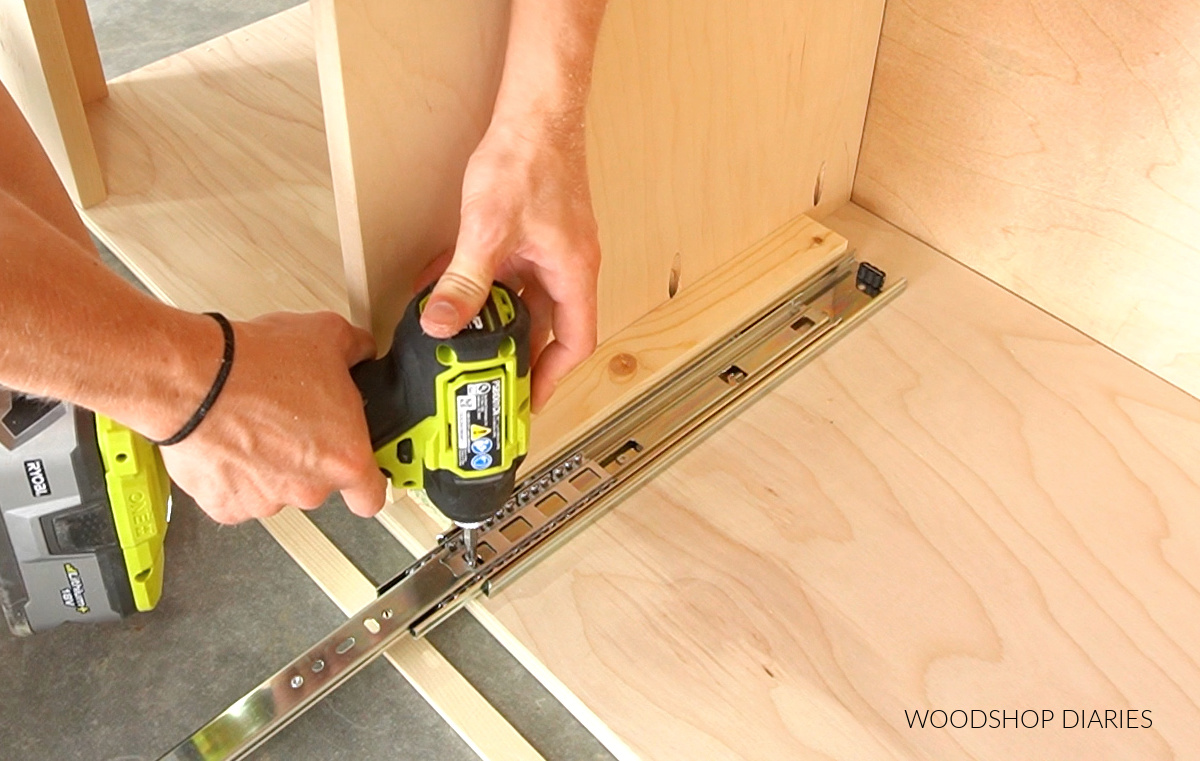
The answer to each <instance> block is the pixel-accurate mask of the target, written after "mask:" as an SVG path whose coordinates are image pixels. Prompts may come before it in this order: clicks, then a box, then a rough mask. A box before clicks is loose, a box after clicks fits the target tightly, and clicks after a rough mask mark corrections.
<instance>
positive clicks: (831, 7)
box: [314, 0, 883, 340]
mask: <svg viewBox="0 0 1200 761" xmlns="http://www.w3.org/2000/svg"><path fill="white" fill-rule="evenodd" d="M882 7H883V3H882V0H856V1H855V2H847V3H824V2H816V1H815V0H804V2H782V0H753V2H747V3H726V2H719V1H718V0H704V1H703V2H697V1H696V0H662V1H660V2H653V3H643V2H634V1H633V0H613V2H611V3H610V5H609V9H608V13H607V16H606V18H605V22H604V27H603V29H602V32H601V38H600V43H599V49H598V52H597V59H596V64H595V78H594V84H593V90H592V97H591V103H590V106H589V110H588V121H589V128H588V130H589V131H588V163H589V171H590V180H591V185H592V194H593V198H594V202H595V208H596V213H597V217H598V221H599V223H600V235H601V245H602V248H603V251H604V261H603V265H602V271H601V283H600V297H599V304H600V337H601V339H602V340H603V339H604V338H607V337H609V336H612V335H614V334H615V333H616V332H618V331H619V330H620V329H621V328H623V327H625V326H627V325H629V324H631V323H632V322H633V321H635V320H636V319H637V318H639V317H641V316H642V315H644V314H646V313H648V312H649V311H650V310H651V309H653V308H654V307H655V306H657V305H659V304H661V303H663V302H664V301H666V300H667V298H668V282H669V280H670V277H671V270H672V265H673V263H674V261H675V259H676V257H677V256H678V258H679V260H680V262H681V268H680V269H681V272H680V275H681V283H682V287H683V288H685V289H686V288H687V287H689V286H690V285H691V284H693V283H696V282H698V281H699V280H700V279H701V278H703V277H704V276H705V275H706V274H708V273H709V272H712V271H713V270H714V269H716V268H717V267H719V266H720V265H721V264H722V263H723V262H724V261H726V258H727V257H728V256H730V255H731V254H732V253H734V252H739V251H742V250H744V249H745V248H746V247H747V246H750V245H751V244H752V243H753V242H754V241H756V240H758V239H760V238H762V237H763V236H764V235H767V234H768V233H770V232H771V231H772V230H775V229H776V228H778V227H779V226H780V225H782V224H784V223H785V222H786V221H787V220H789V219H791V218H793V217H794V216H795V215H796V214H799V213H803V212H805V211H806V210H809V209H811V208H813V206H814V201H815V200H817V199H816V198H815V196H816V195H817V184H818V177H820V178H821V183H820V184H821V188H820V193H819V195H820V196H821V198H820V206H821V208H825V209H832V208H836V207H837V206H838V205H840V204H841V203H843V202H844V201H845V200H847V199H848V198H849V193H850V184H851V179H852V177H853V176H854V172H855V168H856V160H857V155H858V146H859V140H860V137H861V131H862V123H863V119H864V117H865V108H866V101H867V95H868V90H869V83H870V76H871V70H872V66H873V63H874V58H875V49H876V44H877V42H878V31H879V24H880V22H881V18H882ZM314 11H315V12H316V13H317V14H318V17H319V18H318V23H317V28H318V30H319V40H320V42H319V45H318V53H319V56H320V59H321V66H322V69H323V74H322V77H323V79H322V81H323V83H324V82H328V81H330V80H332V81H333V82H334V84H332V85H330V86H326V87H325V89H324V97H325V108H326V121H327V123H328V124H329V125H330V128H331V155H332V157H333V173H334V178H335V179H334V184H335V187H336V188H337V190H338V207H339V212H338V214H339V221H340V224H341V227H342V245H343V253H344V255H345V257H346V262H347V264H346V266H347V282H348V284H349V288H350V301H351V305H352V311H353V312H354V314H355V315H356V317H357V318H359V320H360V321H366V320H367V318H368V316H369V322H370V324H371V326H372V328H373V329H374V331H375V333H376V336H377V338H380V339H383V340H386V338H387V336H388V335H389V334H390V330H391V327H392V325H393V324H394V322H395V319H396V317H397V316H398V313H399V310H400V308H402V307H403V305H404V303H405V302H406V300H407V298H408V294H409V292H410V291H409V289H408V287H407V284H408V282H409V281H410V280H411V278H412V275H413V273H414V271H416V270H417V269H419V268H420V267H421V266H422V265H424V264H425V262H427V261H428V260H429V259H430V258H432V257H433V256H435V255H437V254H439V253H441V252H442V251H443V250H445V249H447V248H449V247H451V246H452V245H453V243H454V240H455V237H456V233H457V220H458V207H459V203H460V192H461V187H460V186H461V180H462V171H463V168H464V167H465V164H466V161H467V158H468V157H469V155H470V153H471V151H472V150H473V149H474V147H475V144H476V143H477V141H478V139H479V137H480V136H481V135H482V133H483V131H484V130H485V129H486V127H487V124H488V121H489V118H490V112H491V107H492V104H493V101H494V97H495V92H496V87H497V85H498V79H499V76H500V73H501V67H502V63H503V47H504V42H505V35H506V25H507V3H506V2H503V0H490V1H489V2H482V3H436V4H434V3H426V2H419V0H408V1H406V2H395V0H320V1H319V2H317V3H316V4H315V5H314ZM325 71H328V72H330V75H329V76H326V75H325V73H324V72H325ZM335 71H336V73H337V76H334V75H333V73H334V72H335ZM334 124H339V125H344V126H339V127H338V129H339V130H343V131H344V134H342V135H334V134H333V133H332V129H333V125H334Z"/></svg>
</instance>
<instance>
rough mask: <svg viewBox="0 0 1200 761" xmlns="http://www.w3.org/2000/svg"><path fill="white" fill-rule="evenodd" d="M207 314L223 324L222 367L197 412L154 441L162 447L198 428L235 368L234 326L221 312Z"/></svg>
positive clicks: (181, 439) (178, 440)
mask: <svg viewBox="0 0 1200 761" xmlns="http://www.w3.org/2000/svg"><path fill="white" fill-rule="evenodd" d="M205 314H206V315H208V316H209V317H211V318H213V319H214V320H216V321H217V324H218V325H220V326H221V333H222V334H223V335H224V336H225V354H224V356H223V357H221V369H219V370H217V378H216V380H214V381H213V384H212V388H210V389H209V390H208V394H207V395H206V396H205V397H204V401H202V402H200V406H199V407H197V408H196V412H195V414H193V415H192V417H191V418H190V419H189V420H188V421H187V422H186V423H184V424H183V427H182V428H180V429H179V431H178V432H177V433H176V434H175V435H174V436H171V437H169V438H165V439H163V440H162V441H155V442H153V443H155V444H157V445H159V446H160V447H169V446H171V445H172V444H178V443H179V442H181V441H183V440H184V439H186V438H187V437H188V436H190V435H191V434H192V431H194V430H196V426H198V425H200V423H201V421H203V420H204V416H205V415H207V414H208V411H209V410H210V409H212V406H213V402H215V401H217V397H218V396H220V395H221V389H223V388H225V381H226V380H228V379H229V371H230V369H232V368H233V326H232V325H230V324H229V320H227V319H225V315H223V314H221V313H220V312H205Z"/></svg>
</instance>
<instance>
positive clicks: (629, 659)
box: [487, 207, 1200, 759]
mask: <svg viewBox="0 0 1200 761" xmlns="http://www.w3.org/2000/svg"><path fill="white" fill-rule="evenodd" d="M827 223H828V224H830V225H831V226H832V227H834V228H835V229H837V230H839V231H840V232H842V233H844V234H845V235H846V236H847V237H848V238H850V239H851V241H852V242H853V243H854V244H855V245H856V246H857V247H858V249H859V251H860V252H861V254H862V255H863V256H864V257H865V258H867V259H869V260H871V261H874V262H876V263H877V264H880V265H882V266H883V267H884V268H885V269H887V270H889V271H891V272H893V273H894V274H903V275H904V276H906V277H908V278H909V279H910V287H909V290H908V291H907V292H906V293H905V294H904V295H903V296H902V297H901V298H900V299H899V300H897V301H896V302H894V303H893V304H892V305H890V306H889V307H888V308H887V309H886V310H884V311H883V312H881V313H880V314H878V315H876V316H875V317H872V318H871V320H870V321H869V322H868V323H867V324H866V325H865V326H864V327H862V328H860V329H858V330H857V331H856V332H855V333H854V334H852V335H851V336H850V337H848V338H846V339H845V340H844V341H843V342H841V343H839V344H838V345H837V346H835V347H833V348H832V349H831V350H830V351H829V352H828V353H827V354H826V355H824V356H823V357H822V358H821V359H819V360H817V361H816V362H815V363H814V364H812V365H810V366H809V367H807V368H805V369H804V370H802V371H801V372H800V373H799V374H798V375H796V376H795V377H793V378H792V379H791V380H789V381H788V382H786V383H785V384H783V385H782V386H781V387H780V388H779V389H778V390H776V391H774V392H772V393H771V394H769V395H768V396H767V397H765V398H764V399H763V400H762V401H761V402H760V403H758V404H756V405H755V406H754V407H752V408H750V409H749V410H748V411H746V412H744V413H743V414H742V415H740V416H739V417H738V418H736V419H735V420H733V421H732V422H731V423H730V424H729V425H728V426H727V427H726V428H724V429H723V430H722V431H720V432H718V433H717V434H716V435H714V436H713V437H712V438H710V439H709V440H707V441H706V442H705V443H703V444H701V445H700V446H699V447H698V448H696V449H695V450H693V451H692V452H691V453H689V454H688V455H686V456H685V457H684V458H683V459H682V460H681V461H680V462H679V463H678V464H676V465H675V466H673V467H672V468H670V469H668V470H667V471H666V472H665V473H664V474H663V475H662V476H660V477H659V478H657V479H655V480H654V481H653V482H652V483H650V484H649V485H648V486H646V487H644V488H643V489H642V490H641V491H640V492H639V493H638V494H636V495H635V496H633V497H631V498H630V499H629V500H627V501H626V502H625V503H623V504H622V505H621V506H620V507H618V508H617V509H616V510H615V511H614V512H613V513H611V514H610V515H609V516H607V517H605V518H603V519H602V520H601V521H600V522H599V523H597V524H596V525H595V526H593V527H592V528H589V529H588V531H586V532H584V533H583V534H582V535H580V536H579V537H578V538H576V539H575V540H573V541H572V542H571V543H570V544H569V545H567V546H566V547H565V548H563V549H562V550H560V551H559V552H558V553H557V554H556V555H555V556H553V557H551V558H550V559H549V560H547V561H545V563H543V564H542V565H541V566H539V567H538V568H536V569H534V570H533V571H532V572H531V573H530V574H528V575H527V576H525V577H523V578H522V579H521V580H519V581H518V582H517V583H516V584H515V585H514V586H513V587H511V588H509V589H508V590H506V591H505V592H504V593H503V594H502V595H501V596H500V597H499V598H498V599H496V600H492V601H489V602H488V604H487V607H488V608H489V609H490V610H491V611H492V612H493V613H494V614H495V615H496V616H497V618H498V619H499V621H500V622H501V623H502V624H504V625H505V626H506V627H507V628H508V629H509V630H510V631H511V632H512V634H513V635H514V636H515V638H516V639H517V640H518V641H519V642H520V643H521V644H522V645H524V646H525V647H527V648H529V649H530V650H531V651H532V653H533V654H534V655H535V656H536V657H537V658H538V659H539V660H540V661H541V662H543V663H544V664H545V665H546V666H547V667H548V668H549V669H550V670H551V671H552V672H553V673H554V674H555V675H556V676H557V677H558V678H559V679H561V680H562V681H563V682H564V683H565V685H566V686H567V687H568V688H569V689H570V690H571V691H573V692H574V693H575V694H576V695H578V696H579V697H580V698H581V699H582V700H583V702H584V703H586V704H587V705H588V706H589V707H590V708H591V709H592V710H593V711H595V712H596V714H597V715H598V716H599V718H600V719H601V720H602V721H604V722H605V723H606V724H607V725H608V726H609V727H611V728H612V730H613V731H615V732H616V733H617V734H618V735H619V736H620V737H621V738H622V739H624V740H625V741H626V742H627V743H628V744H629V745H630V746H631V747H632V748H633V749H634V750H635V751H636V752H638V753H640V754H641V755H642V756H643V757H644V758H647V759H675V758H705V759H735V758H736V759H742V758H753V759H766V758H840V759H895V758H903V759H917V758H944V759H960V758H964V759H965V758H970V759H1011V758H1056V759H1128V758H1138V759H1151V758H1172V757H1178V758H1182V757H1187V756H1188V755H1189V754H1190V753H1192V751H1189V750H1188V749H1189V748H1191V749H1193V750H1194V749H1195V748H1196V747H1200V729H1198V727H1200V666H1198V665H1197V664H1198V662H1200V645H1197V643H1196V636H1195V634H1196V632H1197V631H1200V592H1197V590H1198V589H1200V559H1198V558H1200V556H1198V555H1197V553H1195V551H1194V549H1195V546H1196V544H1197V542H1198V541H1200V515H1198V514H1197V512H1196V510H1195V505H1196V504H1198V503H1200V402H1198V401H1197V400H1195V399H1193V398H1192V397H1190V396H1188V395H1187V394H1185V393H1183V392H1181V391H1179V390H1178V389H1175V388H1173V387H1172V386H1170V385H1169V384H1167V383H1165V382H1163V381H1162V380H1160V379H1158V378H1156V377H1154V376H1153V375H1151V374H1149V373H1148V372H1146V371H1144V370H1143V369H1141V368H1138V367H1137V366H1135V365H1133V364H1132V363H1130V362H1127V361H1126V360H1124V359H1122V358H1121V357H1119V356H1117V355H1116V354H1113V353H1112V352H1111V351H1109V350H1108V349H1106V348H1105V347H1103V346H1101V345H1099V344H1098V343H1096V342H1094V341H1092V340H1091V339H1089V338H1087V337H1085V336H1083V335H1081V334H1080V333H1078V332H1076V331H1074V330H1073V329H1071V328H1069V327H1067V326H1065V325H1063V324H1062V323H1060V322H1059V321H1057V320H1055V319H1054V318H1052V317H1050V316H1048V315H1046V314H1045V313H1044V312H1042V311H1040V310H1038V309H1037V308H1035V307H1033V306H1031V305H1029V304H1027V303H1025V302H1023V301H1022V300H1020V299H1019V298H1017V297H1015V296H1013V295H1012V294H1010V293H1008V292H1006V291H1004V290H1003V289H1001V288H999V287H997V286H995V285H994V284H991V283H989V282H988V281H987V280H985V279H984V278H982V277H980V276H979V275H977V274H974V273H972V272H970V271H969V270H967V269H966V268H964V267H961V266H960V265H958V264H956V263H954V262H952V261H951V260H949V259H947V258H945V257H943V256H940V255H938V254H936V253H934V252H933V251H931V250H930V249H929V248H927V247H925V246H923V245H922V244H920V243H919V242H917V241H915V240H914V239H912V238H910V237H908V236H906V235H904V234H902V233H900V232H899V231H897V230H896V229H895V228H892V227H891V226H889V225H886V224H885V223H883V222H881V221H880V220H878V219H877V218H875V217H873V216H872V215H870V214H867V213H865V212H863V211H862V210H860V209H857V208H855V207H847V208H846V209H844V210H842V211H839V212H838V213H836V214H834V215H833V216H832V217H830V218H828V219H827ZM937 708H941V709H944V710H947V711H950V710H953V709H956V708H960V709H964V710H970V709H973V708H974V709H982V710H984V711H991V710H997V711H1008V712H1010V714H1011V712H1012V711H1013V710H1025V709H1033V710H1038V711H1041V710H1042V709H1047V710H1050V711H1053V712H1054V720H1053V722H1052V724H1051V726H1048V727H1047V728H1045V729H1038V730H1025V729H1021V730H1014V729H1013V728H1012V727H1011V723H1010V726H1009V728H1008V729H982V730H980V729H976V730H971V729H961V730H955V729H949V730H935V729H924V730H922V729H919V728H918V729H909V727H908V726H907V721H906V718H905V711H906V710H907V711H910V712H911V711H915V710H929V709H937ZM1064 709H1071V710H1085V709H1086V710H1087V711H1089V712H1090V711H1091V710H1093V709H1095V710H1099V711H1101V715H1103V711H1105V710H1118V709H1119V710H1125V709H1135V710H1137V711H1138V712H1139V713H1138V716H1139V720H1140V721H1143V720H1141V719H1140V717H1141V714H1140V711H1142V710H1147V711H1149V712H1150V713H1149V714H1148V717H1149V719H1150V720H1151V721H1152V722H1153V726H1151V727H1149V728H1145V729H1135V730H1129V729H1125V730H1119V729H1116V728H1109V729H1099V728H1095V727H1093V728H1089V729H1081V728H1075V729H1064V728H1062V726H1061V723H1062V717H1063V714H1062V711H1063V710H1064ZM1114 715H1115V714H1114ZM1070 720H1071V717H1070V715H1068V721H1070Z"/></svg>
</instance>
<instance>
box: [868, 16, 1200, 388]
mask: <svg viewBox="0 0 1200 761" xmlns="http://www.w3.org/2000/svg"><path fill="white" fill-rule="evenodd" d="M1197 92H1200V16H1198V15H1197V14H1196V7H1195V4H1194V3H1192V2H1189V1H1188V0H1163V2H1155V3H1149V4H1138V3H1133V4H1131V3H1126V2H1120V1H1119V0H1085V1H1084V2H1065V1H1063V0H1051V1H1050V2H1040V3H1026V2H1019V1H1018V0H1002V1H1001V2H993V3H970V2H965V1H963V0H959V1H957V2H939V1H937V0H906V1H905V2H896V3H890V4H889V5H888V10H887V14H886V21H885V24H884V29H883V38H882V42H881V45H880V50H879V63H878V67H877V71H876V76H875V85H874V90H873V93H872V97H871V104H870V110H869V117H868V120H867V124H866V132H865V137H864V142H863V150H862V158H861V163H860V168H859V174H858V178H857V180H856V184H855V192H854V198H855V200H856V201H857V202H859V203H861V204H862V205H863V206H865V207H866V208H868V209H871V210H872V211H874V212H876V213H878V214H880V215H881V216H883V217H885V218H887V219H889V220H890V221H893V222H895V223H896V224H898V225H900V226H901V227H903V228H904V229H905V230H907V231H908V232H910V233H912V234H914V235H917V236H918V237H920V238H921V239H922V240H924V241H926V242H927V243H929V244H931V245H933V246H935V247H936V248H938V249H940V250H942V251H945V252H947V253H949V254H950V255H951V256H953V257H955V258H957V259H958V260H960V261H962V262H963V263H965V264H967V265H968V266H970V267H972V268H974V269H976V270H978V271H979V272H982V273H983V274H985V275H987V276H988V277H990V278H992V279H993V280H995V281H997V282H998V283H1000V284H1002V285H1004V286H1005V287H1008V288H1011V289H1012V290H1014V291H1015V292H1017V293H1019V294H1020V295H1022V296H1023V297H1025V298H1027V299H1029V300H1030V301H1032V302H1034V303H1035V304H1037V305H1039V306H1041V307H1043V308H1045V309H1047V310H1048V311H1050V312H1051V313H1053V314H1054V315H1056V316H1058V317H1060V318H1062V319H1064V320H1066V321H1067V322H1068V323H1070V324H1072V325H1074V326H1076V327H1078V328H1079V329H1081V330H1083V331H1084V332H1086V333H1087V334H1088V335H1091V336H1092V337H1094V338H1096V339H1097V340H1099V341H1101V342H1103V343H1105V344H1106V345H1108V346H1110V347H1112V348H1113V349H1115V350H1117V351H1118V352H1120V353H1121V354H1124V355H1125V356H1127V357H1129V358H1131V359H1133V360H1134V361H1136V362H1138V363H1139V364H1141V365H1142V366H1143V367H1146V368H1147V369H1149V370H1151V371H1153V372H1155V373H1157V374H1159V375H1161V376H1162V377H1164V378H1166V379H1168V380H1169V381H1171V382H1172V383H1175V384H1176V385H1178V386H1180V387H1181V388H1184V389H1185V390H1187V391H1189V392H1190V393H1192V394H1193V395H1200V98H1197V97H1196V93H1197Z"/></svg>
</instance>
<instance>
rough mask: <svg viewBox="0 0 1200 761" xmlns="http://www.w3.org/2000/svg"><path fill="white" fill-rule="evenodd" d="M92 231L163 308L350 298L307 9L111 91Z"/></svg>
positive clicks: (273, 306) (332, 305)
mask: <svg viewBox="0 0 1200 761" xmlns="http://www.w3.org/2000/svg"><path fill="white" fill-rule="evenodd" d="M88 115H89V118H90V121H91V125H92V128H93V130H94V131H95V136H96V145H97V148H98V150H99V153H100V160H101V162H102V165H103V168H104V172H105V177H106V179H107V181H108V186H109V197H108V200H106V201H105V202H104V203H102V204H100V205H98V206H95V207H93V208H91V209H89V210H87V211H86V212H85V218H86V219H87V221H88V222H89V224H90V226H91V227H92V228H93V230H94V231H95V232H96V234H97V235H98V236H99V237H100V238H101V239H103V240H104V241H105V242H106V243H107V244H108V245H109V246H110V247H111V248H112V249H113V251H114V252H116V253H117V254H118V255H119V256H120V257H121V258H122V259H123V260H124V261H125V262H126V263H127V264H128V265H129V266H130V268H131V269H132V270H133V271H134V272H135V273H137V275H138V276H139V277H141V278H142V280H143V281H144V282H146V283H147V284H148V285H149V286H150V288H151V289H153V290H154V291H155V292H156V293H157V294H158V295H159V296H161V297H163V298H165V299H166V300H167V301H169V302H171V303H173V304H176V305H178V306H180V307H183V308H184V309H189V310H197V311H198V310H205V309H222V310H225V311H226V312H227V313H228V315H229V316H230V317H237V318H249V317H253V316H256V315H258V314H262V313H263V312H268V311H275V310H292V311H314V310H321V309H333V310H335V311H338V312H341V313H343V314H345V313H346V312H347V308H346V291H345V286H344V283H343V276H342V266H341V257H340V252H339V249H338V243H337V221H336V218H335V215H334V209H333V190H332V185H331V175H330V170H329V158H328V153H327V151H326V146H325V134H324V129H323V125H322V121H321V101H320V92H319V88H318V83H317V71H316V64H315V54H314V52H313V39H312V28H311V20H310V13H309V9H308V6H306V5H301V6H298V7H296V8H294V9H292V10H289V11H285V12H284V13H281V14H279V15H277V16H272V17H271V18H268V19H266V20H264V21H261V22H258V23H256V24H252V25H250V26H248V27H246V28H244V29H239V30H238V31H236V32H233V33H231V34H228V35H225V36H223V37H219V38H217V39H215V40H212V41H210V42H207V43H204V44H202V45H200V46H198V47H195V48H192V49H191V50H187V51H185V52H183V53H179V54H177V55H173V56H171V57H169V58H165V59H163V60H161V61H158V62H156V63H153V64H151V65H149V66H147V67H145V68H142V69H138V70H137V71H134V72H131V73H129V74H126V75H124V76H122V77H118V78H117V79H114V80H113V81H112V82H111V83H109V97H108V98H105V99H104V100H101V101H99V102H96V103H93V104H91V105H89V106H88Z"/></svg>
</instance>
